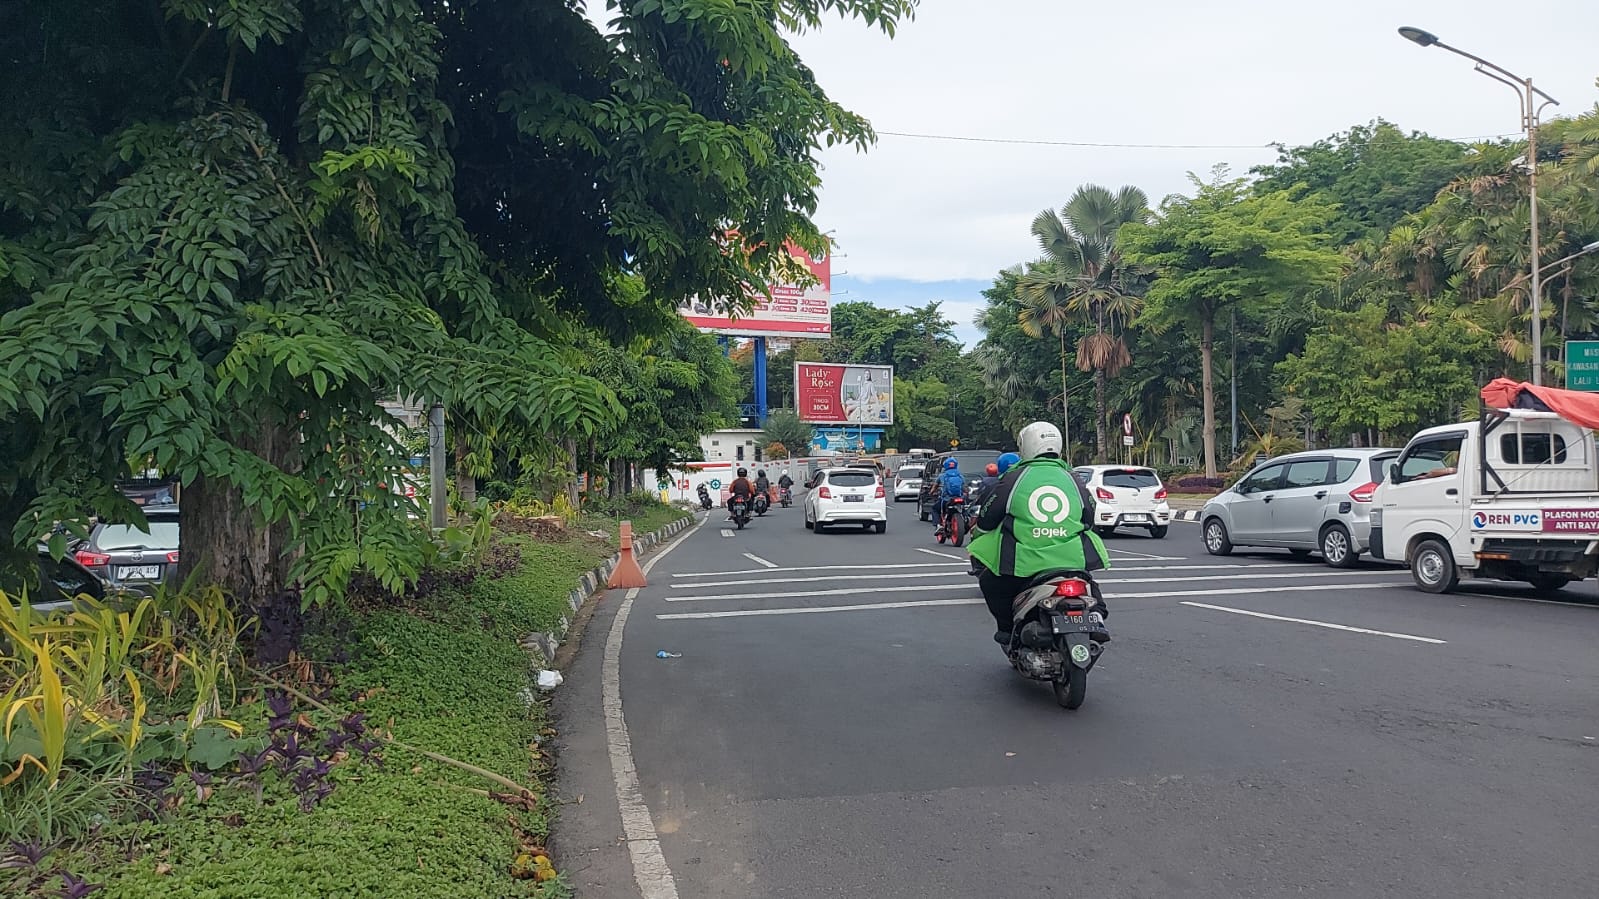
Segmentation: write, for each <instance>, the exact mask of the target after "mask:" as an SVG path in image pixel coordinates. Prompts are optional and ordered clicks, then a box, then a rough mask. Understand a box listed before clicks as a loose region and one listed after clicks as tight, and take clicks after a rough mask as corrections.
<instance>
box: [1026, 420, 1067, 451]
mask: <svg viewBox="0 0 1599 899" xmlns="http://www.w3.org/2000/svg"><path fill="white" fill-rule="evenodd" d="M1016 445H1017V448H1018V449H1020V450H1021V452H1022V458H1023V459H1037V458H1038V457H1039V456H1059V455H1060V452H1061V447H1062V445H1063V441H1062V440H1061V439H1060V428H1057V427H1055V426H1054V425H1052V424H1050V423H1049V422H1047V421H1035V422H1033V423H1032V424H1030V425H1028V426H1027V427H1025V428H1022V432H1021V433H1020V434H1017V435H1016Z"/></svg>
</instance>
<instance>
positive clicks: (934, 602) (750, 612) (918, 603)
mask: <svg viewBox="0 0 1599 899" xmlns="http://www.w3.org/2000/svg"><path fill="white" fill-rule="evenodd" d="M982 603H983V601H982V599H980V598H978V599H917V600H911V601H908V602H879V603H872V604H871V605H864V606H803V607H800V608H793V609H738V610H735V611H730V612H676V613H673V614H669V615H656V616H655V617H656V618H659V619H661V620H662V621H672V620H681V619H685V618H748V617H752V616H755V615H813V614H817V613H820V612H875V611H877V610H879V609H914V608H920V607H923V606H976V605H982Z"/></svg>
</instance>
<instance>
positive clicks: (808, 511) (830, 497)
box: [805, 468, 888, 534]
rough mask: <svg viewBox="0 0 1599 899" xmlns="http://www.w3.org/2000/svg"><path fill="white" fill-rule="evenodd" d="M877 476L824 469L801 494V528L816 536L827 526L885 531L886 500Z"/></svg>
mask: <svg viewBox="0 0 1599 899" xmlns="http://www.w3.org/2000/svg"><path fill="white" fill-rule="evenodd" d="M886 496H887V493H886V491H884V490H883V482H882V481H880V480H878V479H877V475H875V474H873V473H871V472H869V471H866V470H864V469H860V468H824V469H822V470H821V471H819V472H817V473H816V478H815V480H814V481H813V482H812V483H811V489H810V491H808V492H807V493H806V494H805V526H806V527H807V528H810V529H811V530H812V531H814V532H816V533H818V534H820V533H822V531H823V529H825V528H827V527H828V526H829V525H835V524H858V525H860V526H861V527H863V528H865V529H867V530H872V529H875V530H876V531H877V533H879V534H881V533H883V532H885V531H887V530H888V500H887V499H886Z"/></svg>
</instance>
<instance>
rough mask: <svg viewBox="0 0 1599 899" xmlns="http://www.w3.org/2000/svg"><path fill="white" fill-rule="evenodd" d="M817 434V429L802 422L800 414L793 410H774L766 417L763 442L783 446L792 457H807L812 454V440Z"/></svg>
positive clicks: (762, 436)
mask: <svg viewBox="0 0 1599 899" xmlns="http://www.w3.org/2000/svg"><path fill="white" fill-rule="evenodd" d="M815 433H816V429H815V428H812V427H811V426H810V425H809V424H806V423H805V422H803V421H800V417H799V413H797V412H795V411H794V410H793V409H774V410H772V413H771V414H770V415H768V416H766V427H765V428H764V430H763V432H762V435H761V441H762V442H763V443H767V444H771V443H781V444H783V446H784V448H785V449H787V450H788V453H789V455H790V456H805V455H809V454H810V449H811V438H812V437H813V436H814V435H815Z"/></svg>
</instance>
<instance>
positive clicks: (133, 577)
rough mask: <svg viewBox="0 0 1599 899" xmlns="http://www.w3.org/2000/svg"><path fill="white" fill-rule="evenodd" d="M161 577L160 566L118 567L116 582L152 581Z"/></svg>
mask: <svg viewBox="0 0 1599 899" xmlns="http://www.w3.org/2000/svg"><path fill="white" fill-rule="evenodd" d="M160 576H161V566H160V565H119V566H118V567H117V580H121V581H153V580H155V579H157V578H159V577H160Z"/></svg>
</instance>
